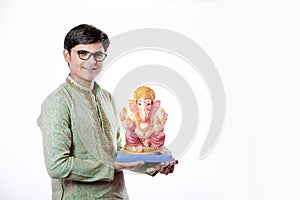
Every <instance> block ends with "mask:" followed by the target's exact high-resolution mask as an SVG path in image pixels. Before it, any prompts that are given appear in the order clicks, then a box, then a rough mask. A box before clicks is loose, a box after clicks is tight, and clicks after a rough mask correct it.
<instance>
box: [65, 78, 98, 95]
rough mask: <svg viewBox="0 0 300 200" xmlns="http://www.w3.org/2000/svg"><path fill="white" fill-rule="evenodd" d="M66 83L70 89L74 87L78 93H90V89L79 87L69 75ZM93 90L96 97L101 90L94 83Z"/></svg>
mask: <svg viewBox="0 0 300 200" xmlns="http://www.w3.org/2000/svg"><path fill="white" fill-rule="evenodd" d="M66 82H67V83H69V84H70V85H71V86H72V87H74V88H76V89H78V90H80V91H83V92H88V93H92V90H91V89H90V88H87V87H84V86H82V85H80V84H79V83H78V82H76V81H75V80H74V79H73V78H72V77H71V76H70V75H68V77H67V80H66ZM94 90H95V91H96V95H97V94H98V93H99V92H100V90H101V88H100V86H99V85H98V84H97V83H96V82H94Z"/></svg>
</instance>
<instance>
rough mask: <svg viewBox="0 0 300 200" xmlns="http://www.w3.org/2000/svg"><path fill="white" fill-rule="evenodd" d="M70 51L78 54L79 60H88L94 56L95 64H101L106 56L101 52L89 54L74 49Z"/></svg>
mask: <svg viewBox="0 0 300 200" xmlns="http://www.w3.org/2000/svg"><path fill="white" fill-rule="evenodd" d="M71 50H73V51H76V52H77V54H78V57H79V58H80V59H81V60H88V59H90V57H91V56H94V58H95V60H96V62H102V61H103V60H104V59H105V58H106V56H107V54H106V53H103V52H102V51H98V52H95V53H91V52H89V51H86V50H75V49H71Z"/></svg>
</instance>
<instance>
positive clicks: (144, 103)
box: [117, 86, 172, 162]
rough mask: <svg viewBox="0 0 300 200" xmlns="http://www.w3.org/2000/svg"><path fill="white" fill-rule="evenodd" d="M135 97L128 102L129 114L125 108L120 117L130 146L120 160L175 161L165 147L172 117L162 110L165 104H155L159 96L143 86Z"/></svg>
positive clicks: (136, 92) (135, 93)
mask: <svg viewBox="0 0 300 200" xmlns="http://www.w3.org/2000/svg"><path fill="white" fill-rule="evenodd" d="M133 97H134V99H130V100H129V101H128V110H127V109H126V108H125V107H124V108H123V110H122V112H121V113H120V119H121V122H122V124H123V126H124V128H125V129H126V134H125V138H126V144H125V145H124V147H123V149H122V150H121V152H118V155H117V160H118V161H124V162H126V161H128V162H131V161H137V160H144V161H146V162H165V161H170V160H172V155H171V153H170V152H169V151H168V150H167V149H166V148H165V147H164V142H165V133H164V126H165V124H166V121H167V117H168V115H167V113H166V112H165V111H164V109H162V108H161V106H160V104H161V102H160V101H159V100H155V92H154V91H153V89H151V88H150V87H147V86H141V87H139V88H137V89H136V90H135V91H134V95H133ZM128 159H129V160H128Z"/></svg>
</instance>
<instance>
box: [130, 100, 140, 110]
mask: <svg viewBox="0 0 300 200" xmlns="http://www.w3.org/2000/svg"><path fill="white" fill-rule="evenodd" d="M128 106H129V110H130V111H131V112H132V113H136V112H137V111H138V109H137V105H136V102H135V100H128Z"/></svg>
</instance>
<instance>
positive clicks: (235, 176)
mask: <svg viewBox="0 0 300 200" xmlns="http://www.w3.org/2000/svg"><path fill="white" fill-rule="evenodd" d="M299 8H300V6H299V5H298V3H297V1H279V0H272V1H267V0H263V1H250V0H247V1H246V0H245V1H238V0H202V1H201V0H198V1H197V0H187V1H179V0H152V1H150V0H139V1H138V0H136V1H134V0H130V1H116V0H112V1H100V0H97V1H96V0H95V1H92V0H86V1H77V0H73V1H71V0H67V1H59V0H52V1H48V2H40V1H38V0H36V1H35V0H28V1H21V0H18V1H17V0H4V1H3V0H2V1H1V2H0V34H1V35H0V45H1V46H0V58H1V60H0V77H1V78H0V81H1V82H0V87H1V88H0V89H1V90H0V92H1V104H0V113H1V114H0V117H1V118H0V120H1V121H0V123H1V126H0V134H1V138H0V152H1V161H0V162H1V164H0V199H4V200H6V199H7V200H14V199H30V200H40V199H51V186H50V178H49V177H48V175H47V172H46V169H45V166H44V161H43V154H42V140H41V133H40V130H39V128H38V127H37V124H36V119H37V117H38V115H39V112H40V105H41V103H42V101H43V100H44V99H45V97H46V96H47V95H48V94H49V93H50V92H51V91H53V90H54V89H55V88H56V87H57V86H58V85H59V84H60V83H62V82H63V81H64V80H65V78H66V75H67V73H68V68H67V66H66V64H65V63H64V60H63V56H62V49H63V39H64V36H65V34H66V33H67V32H68V31H69V30H70V29H71V28H72V27H74V26H76V25H78V24H80V23H89V24H93V25H95V26H97V27H99V28H101V29H102V30H104V31H105V32H106V33H108V35H109V36H110V37H112V36H114V35H118V34H120V33H122V32H125V31H130V30H133V29H138V28H164V29H170V30H173V31H176V32H179V33H181V34H184V35H186V36H187V37H189V38H191V39H192V40H194V41H195V42H197V43H198V44H199V45H200V46H201V47H202V48H203V49H204V50H205V51H206V52H207V53H208V55H209V56H210V57H211V59H212V60H213V62H214V63H215V65H216V67H217V69H218V71H219V73H220V76H221V78H222V80H223V84H224V87H225V93H226V102H227V113H226V121H225V125H224V129H223V132H222V137H221V139H220V140H219V142H218V144H217V146H216V148H215V149H214V151H213V152H212V153H211V154H210V155H209V156H208V157H207V158H205V159H204V160H199V159H198V157H199V152H200V148H201V145H202V143H203V138H204V136H205V133H204V131H201V129H199V134H198V136H197V138H196V139H195V141H194V143H193V145H192V146H191V148H190V149H189V150H188V151H187V152H186V154H185V155H184V156H183V157H182V158H180V160H179V162H180V164H179V165H178V166H176V169H175V173H174V174H171V175H168V176H164V175H158V176H156V177H154V178H153V177H148V176H143V175H142V176H141V175H131V174H126V184H127V189H128V193H129V195H130V197H131V199H204V200H207V199H211V200H223V199H225V200H231V199H233V200H246V199H247V200H253V199H276V200H277V199H278V200H281V199H289V200H291V199H299V198H300V193H299V191H298V190H299V180H300V173H299V169H300V162H299V152H300V145H299V142H300V136H299V132H298V131H299V126H298V125H299V113H300V107H299V100H300V95H299V85H298V84H300V81H299V79H297V78H298V73H299V72H300V71H299V69H298V68H299V63H300V62H299V50H300V48H299V46H300V39H299V38H300V37H299V35H300V30H299V24H300V23H299V18H300V14H299ZM183 48H184V47H183Z"/></svg>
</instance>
